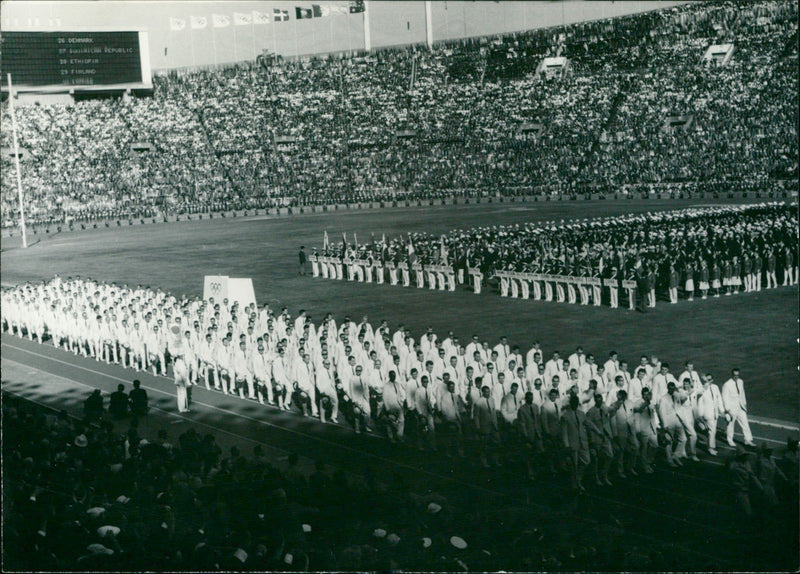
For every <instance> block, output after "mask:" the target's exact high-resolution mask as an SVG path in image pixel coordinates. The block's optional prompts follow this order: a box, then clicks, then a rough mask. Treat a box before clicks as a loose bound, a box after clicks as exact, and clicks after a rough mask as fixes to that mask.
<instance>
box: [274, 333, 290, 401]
mask: <svg viewBox="0 0 800 574" xmlns="http://www.w3.org/2000/svg"><path fill="white" fill-rule="evenodd" d="M272 382H273V385H274V391H275V398H276V399H277V401H278V406H279V407H280V408H282V409H283V410H286V411H288V410H289V408H290V407H291V405H292V394H291V393H290V392H289V390H290V389H291V381H289V368H288V365H287V359H286V349H284V348H283V347H282V346H281V347H278V356H277V357H275V360H274V361H272Z"/></svg>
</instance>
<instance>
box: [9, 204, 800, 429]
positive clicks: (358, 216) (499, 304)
mask: <svg viewBox="0 0 800 574" xmlns="http://www.w3.org/2000/svg"><path fill="white" fill-rule="evenodd" d="M711 201H718V200H708V199H706V200H661V201H658V200H649V201H646V202H645V201H635V202H630V203H629V202H625V201H608V202H603V201H599V202H591V203H589V202H582V203H571V202H559V203H539V204H530V203H526V204H520V203H513V204H508V203H506V204H489V205H486V204H483V205H469V206H442V207H425V208H405V209H384V210H369V211H346V212H335V213H330V214H328V213H319V214H307V215H298V216H291V217H258V218H237V219H235V220H231V219H225V220H222V219H214V220H212V221H197V222H181V223H176V224H170V225H144V226H134V227H130V228H125V227H123V228H111V229H105V228H103V229H97V230H88V231H84V232H75V233H64V234H56V235H49V236H46V237H42V236H41V235H39V236H36V237H35V238H33V241H36V240H37V239H40V241H38V242H37V243H35V244H34V245H32V246H31V247H30V248H29V249H27V250H22V249H20V246H19V238H12V239H8V240H3V243H2V247H3V257H2V280H3V282H4V283H18V282H24V281H37V280H41V279H48V278H50V277H52V276H53V275H54V274H55V273H59V274H61V275H62V276H70V275H73V276H74V275H81V276H90V277H93V278H95V279H100V280H106V281H116V282H118V283H128V284H133V285H135V284H139V283H141V284H146V285H150V286H153V287H160V288H163V289H166V290H169V291H172V292H173V293H174V294H176V295H180V294H184V293H185V294H188V295H200V294H201V292H202V282H203V276H204V275H211V274H221V275H230V276H232V277H252V278H253V283H254V287H255V291H256V297H257V300H258V303H259V304H263V303H265V302H266V303H269V304H270V305H271V306H281V305H286V306H288V307H289V309H290V311H291V312H293V313H296V312H297V311H298V310H299V309H300V308H305V309H307V310H308V311H309V313H310V314H311V315H312V316H313V318H314V319H315V320H319V319H321V317H322V315H323V314H324V313H326V312H328V311H332V312H333V313H335V314H336V316H337V319H339V320H341V319H342V318H343V316H344V315H345V314H350V315H352V316H354V317H360V316H362V315H364V314H366V315H369V317H370V318H371V320H373V321H380V319H384V318H385V319H387V320H388V321H389V323H390V324H391V325H393V326H396V325H397V324H398V323H399V322H403V323H405V324H406V325H408V326H410V327H411V329H412V330H413V331H414V333H415V334H416V335H417V336H418V335H419V333H420V332H421V331H422V330H423V329H425V328H427V327H428V326H431V327H433V328H434V329H435V330H436V331H437V332H439V333H442V332H446V331H447V330H449V329H452V330H453V331H454V332H455V333H456V335H458V336H459V337H461V338H462V340H463V339H466V338H468V337H469V336H470V335H471V334H473V333H475V334H478V335H479V336H480V337H481V338H482V339H487V340H489V341H494V340H496V339H497V338H498V337H499V336H500V335H502V334H506V335H508V337H509V340H510V341H511V342H512V343H518V344H519V345H520V346H522V347H523V348H527V347H528V346H529V345H530V344H531V343H532V342H533V341H534V340H536V339H538V340H539V341H541V343H542V347H543V349H544V351H545V353H546V354H549V353H551V352H552V351H553V350H555V349H559V350H561V351H562V352H564V351H568V352H571V351H572V350H573V349H574V347H575V346H577V345H579V344H580V345H583V347H584V348H585V349H587V351H588V352H593V353H595V354H596V355H597V356H598V357H599V358H601V359H603V360H604V359H605V356H606V355H607V353H608V352H609V351H610V350H612V349H615V350H617V351H618V352H619V354H620V357H622V358H625V359H627V360H628V361H629V363H635V362H637V361H638V357H639V355H641V354H656V355H658V356H659V358H661V359H662V360H664V361H668V362H670V363H671V365H672V368H673V371H675V372H676V374H677V372H679V371H680V370H682V366H683V362H684V361H685V360H686V359H688V358H691V359H693V360H694V363H695V366H696V367H697V368H698V370H701V371H704V370H709V371H710V372H712V373H713V374H714V375H715V378H716V379H717V381H718V382H719V383H722V382H723V381H724V380H725V379H726V378H727V376H728V373H729V370H730V368H731V367H732V366H734V365H738V366H740V367H741V369H742V375H743V378H744V380H745V382H746V385H747V392H748V402H749V404H750V411H751V413H754V414H757V415H761V416H767V417H774V418H779V419H783V420H792V421H796V420H798V417H800V405H799V402H798V384H797V383H798V378H797V377H798V374H797V365H798V352H797V340H798V339H797V337H798V300H797V295H798V294H797V288H781V289H777V290H772V291H762V292H761V293H755V294H747V295H744V294H740V295H738V296H736V297H722V298H720V299H709V300H707V301H698V300H696V301H694V302H693V303H688V302H685V301H681V303H680V304H679V305H669V304H665V303H663V302H660V303H659V305H658V307H657V308H656V309H655V310H653V311H652V312H649V313H647V314H639V313H633V312H629V311H626V310H619V309H618V310H612V309H610V308H607V307H601V308H594V307H590V308H586V307H580V306H570V305H563V304H557V303H545V302H536V301H524V300H514V299H504V298H501V297H500V296H499V295H498V294H497V293H496V292H492V291H487V292H485V293H484V294H483V295H481V296H476V295H474V294H472V293H471V292H470V291H468V290H466V289H464V290H459V291H457V292H456V293H449V292H439V291H435V292H434V291H428V290H427V289H426V290H424V291H422V290H418V289H416V288H406V289H403V288H402V287H392V286H389V285H376V284H354V283H347V282H335V281H327V280H322V279H312V278H311V277H310V276H307V277H301V276H298V274H297V251H298V249H299V247H300V245H305V246H306V250H307V251H310V248H311V247H314V246H320V245H321V243H322V233H323V230H324V229H327V230H328V233H329V235H330V237H331V239H332V240H334V241H336V240H338V238H339V237H341V232H342V231H345V232H346V233H347V235H348V238H352V233H353V232H357V233H358V236H359V239H360V241H361V242H362V243H363V242H366V241H368V240H369V237H370V233H375V235H376V237H380V235H381V234H382V233H386V235H387V237H391V236H394V235H397V234H399V233H405V232H406V231H428V232H434V233H438V232H443V231H447V230H450V229H453V228H459V227H473V226H479V225H494V224H514V223H523V222H527V221H543V220H550V219H556V220H559V219H562V218H563V219H572V218H584V217H598V216H607V215H614V214H621V213H630V212H643V211H648V210H656V209H657V210H663V209H677V208H682V207H688V206H692V205H708V204H709V203H710V202H711ZM726 203H727V202H726Z"/></svg>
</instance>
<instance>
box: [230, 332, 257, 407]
mask: <svg viewBox="0 0 800 574" xmlns="http://www.w3.org/2000/svg"><path fill="white" fill-rule="evenodd" d="M231 362H232V365H231V366H232V367H233V376H232V378H233V380H234V381H235V385H236V388H237V389H238V390H239V396H240V397H241V398H244V395H245V385H247V397H248V398H250V399H255V398H256V390H255V385H254V384H253V372H252V371H251V370H250V361H249V357H248V353H247V343H245V342H244V340H242V341H240V342H239V348H238V349H237V350H236V351H234V353H233V359H232V361H231Z"/></svg>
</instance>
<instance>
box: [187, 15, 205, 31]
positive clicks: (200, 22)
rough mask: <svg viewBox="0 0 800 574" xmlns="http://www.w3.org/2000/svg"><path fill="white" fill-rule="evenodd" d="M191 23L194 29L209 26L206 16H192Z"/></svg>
mask: <svg viewBox="0 0 800 574" xmlns="http://www.w3.org/2000/svg"><path fill="white" fill-rule="evenodd" d="M189 23H190V24H191V26H192V30H202V29H203V28H205V27H206V26H208V19H207V18H206V17H205V16H190V17H189Z"/></svg>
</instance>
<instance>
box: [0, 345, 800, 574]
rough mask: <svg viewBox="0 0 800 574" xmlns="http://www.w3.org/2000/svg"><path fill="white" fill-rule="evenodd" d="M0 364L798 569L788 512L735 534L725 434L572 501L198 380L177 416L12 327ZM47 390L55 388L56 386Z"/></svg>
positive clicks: (457, 488) (250, 436)
mask: <svg viewBox="0 0 800 574" xmlns="http://www.w3.org/2000/svg"><path fill="white" fill-rule="evenodd" d="M2 371H3V380H2V388H3V390H4V391H6V392H10V393H12V394H15V395H19V396H22V397H24V398H27V399H29V400H32V401H34V402H37V403H40V404H44V405H48V406H51V407H54V408H58V409H61V408H67V409H68V410H71V411H73V412H78V411H79V410H80V408H81V407H82V401H83V399H84V398H85V397H86V396H87V395H88V394H89V392H90V390H91V389H93V388H99V389H102V390H103V392H104V393H111V392H113V391H114V390H116V386H117V384H119V383H124V384H126V388H130V381H132V380H133V379H134V378H138V379H139V380H141V381H142V386H143V387H144V388H146V389H147V391H148V394H149V395H150V403H151V406H152V407H155V408H153V409H152V410H151V415H149V416H148V418H157V419H160V420H162V421H163V422H164V424H165V425H170V424H180V425H181V427H183V426H184V425H183V424H182V423H186V422H189V421H191V422H193V423H195V424H198V425H199V426H200V428H198V430H199V431H200V432H213V433H214V434H216V435H218V436H219V435H220V434H223V435H225V436H227V438H228V439H229V440H233V441H234V442H238V444H240V446H241V445H242V444H243V443H246V442H247V443H249V442H255V443H260V444H263V445H264V446H265V447H266V448H267V450H268V452H270V453H271V454H272V455H273V456H281V455H283V456H285V455H286V454H288V453H290V452H296V453H298V454H299V455H301V456H302V457H306V460H307V459H313V460H322V461H324V462H326V463H327V464H329V465H332V466H335V467H338V468H342V469H345V470H347V471H348V472H352V473H355V474H361V475H364V474H366V472H367V471H370V472H371V473H372V474H373V476H376V477H378V479H379V481H382V480H381V477H387V478H389V477H392V476H393V475H398V476H400V477H402V478H403V479H404V480H405V481H406V482H407V483H408V484H409V485H410V487H411V490H412V491H414V492H425V491H426V490H431V491H434V492H438V493H440V494H442V495H444V496H445V497H446V498H447V499H448V501H449V503H450V504H452V505H454V506H456V507H460V508H467V507H469V506H470V505H474V504H476V503H477V504H488V505H494V504H497V503H501V502H503V503H507V502H508V501H509V500H518V501H519V503H520V504H524V505H527V506H528V507H529V510H530V511H531V512H532V513H534V514H533V515H534V516H535V514H536V513H539V512H541V513H547V512H558V513H563V512H564V511H565V509H566V510H567V511H569V512H571V513H572V517H573V518H574V519H575V520H576V521H577V522H578V523H582V524H598V523H599V524H608V525H609V527H615V528H622V529H623V530H624V531H626V532H627V533H628V534H630V537H631V541H632V542H633V541H636V543H637V544H646V543H647V542H648V541H650V540H654V539H658V540H664V539H665V538H668V539H669V540H672V541H674V542H675V543H676V544H678V545H679V546H680V547H681V548H683V549H684V550H686V551H687V552H689V553H691V555H692V556H693V557H694V558H695V559H696V560H697V565H698V566H700V567H702V566H704V565H708V566H715V567H716V568H719V569H726V570H731V569H733V570H739V569H758V570H787V569H788V570H794V569H795V568H796V566H797V555H798V550H797V530H796V527H797V520H796V518H797V517H796V515H795V521H794V525H795V531H794V533H792V532H791V531H788V532H772V533H770V532H762V533H761V534H760V535H758V536H755V537H754V536H753V535H752V534H751V535H749V536H742V535H740V534H737V529H736V527H735V514H734V508H733V497H732V491H731V489H730V487H729V486H728V485H727V478H726V475H725V472H724V467H723V462H724V460H725V457H727V456H730V454H731V449H729V448H728V447H727V445H725V442H724V439H723V440H722V441H721V442H722V444H721V445H719V446H718V448H719V449H720V456H718V457H716V458H713V457H709V456H708V455H705V456H704V454H703V453H701V454H700V456H701V462H699V463H692V462H687V463H686V464H685V465H684V467H683V468H680V469H676V470H673V469H670V468H669V467H667V466H666V465H665V464H664V463H663V460H662V461H660V464H657V466H656V474H654V475H650V476H639V477H633V476H629V477H628V478H627V479H626V480H622V479H619V478H616V479H614V477H613V476H612V481H613V482H614V484H615V486H613V487H604V488H599V487H595V486H593V485H592V486H589V485H590V484H592V481H591V480H589V479H588V477H587V479H586V480H585V481H584V482H585V484H586V485H587V488H588V492H587V493H586V494H584V495H582V496H580V497H578V498H577V499H576V498H574V497H573V496H571V495H569V494H568V493H567V492H565V490H564V488H563V479H561V478H548V477H542V478H539V479H537V481H535V482H532V483H531V482H528V481H526V479H525V478H524V472H523V471H522V470H521V469H518V468H515V467H513V466H508V467H503V468H501V469H493V470H484V469H482V468H480V467H478V466H477V465H475V464H474V463H472V462H471V461H463V460H454V461H451V460H449V459H447V458H445V457H442V456H439V455H436V454H433V453H426V452H419V451H417V450H416V449H413V448H409V447H407V446H394V445H391V444H390V443H388V441H386V440H385V439H383V438H381V437H377V436H372V435H363V434H362V435H354V434H353V432H352V431H351V430H350V429H349V428H348V427H346V426H343V425H333V424H327V425H323V424H321V423H320V422H319V421H318V420H316V419H304V418H303V417H301V416H298V415H297V414H289V413H285V412H282V411H280V410H278V409H277V408H273V407H270V406H265V405H260V404H258V403H255V402H253V401H248V400H242V399H239V398H238V397H234V396H226V395H223V394H222V393H219V392H216V391H208V390H206V389H205V388H201V387H194V391H193V403H192V412H191V413H188V414H179V413H178V412H177V407H176V402H175V398H174V395H175V391H174V385H173V384H172V382H171V380H169V379H167V378H165V377H160V376H153V375H151V374H149V373H144V372H139V373H137V372H135V371H132V370H130V369H123V368H121V367H120V366H118V365H109V364H105V363H102V362H97V361H95V360H93V359H87V358H83V357H77V356H75V355H73V354H72V353H68V352H65V351H62V350H59V349H55V348H53V346H52V345H51V344H48V343H45V344H44V345H40V344H38V343H36V342H31V341H28V340H27V339H20V338H19V337H16V336H12V335H9V334H3V335H2ZM53 389H57V391H56V393H55V394H54V393H53ZM720 426H722V424H721V425H720ZM751 426H752V428H753V432H754V434H755V435H756V437H757V438H756V441H757V442H762V441H765V442H767V443H768V444H770V445H771V446H773V447H775V448H777V447H780V445H781V444H784V443H785V439H786V437H787V436H788V435H789V434H793V435H794V436H796V435H797V425H796V424H791V423H784V422H781V421H774V420H764V419H757V420H752V419H751ZM181 430H182V429H181ZM737 440H739V441H741V437H740V436H737ZM718 443H719V441H718ZM245 452H249V449H248V450H246V451H245ZM521 494H523V495H524V496H521ZM687 568H688V565H687Z"/></svg>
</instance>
